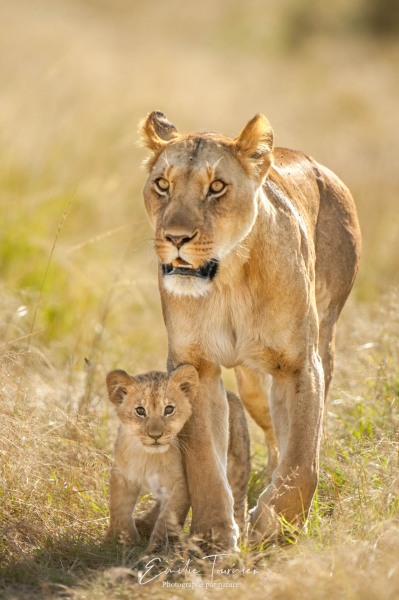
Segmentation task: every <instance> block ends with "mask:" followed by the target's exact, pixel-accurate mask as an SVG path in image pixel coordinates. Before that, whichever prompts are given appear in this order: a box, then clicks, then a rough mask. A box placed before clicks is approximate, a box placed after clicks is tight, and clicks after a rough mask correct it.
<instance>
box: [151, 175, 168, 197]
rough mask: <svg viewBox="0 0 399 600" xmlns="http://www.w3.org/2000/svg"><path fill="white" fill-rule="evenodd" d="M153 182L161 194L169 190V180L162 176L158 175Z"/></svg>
mask: <svg viewBox="0 0 399 600" xmlns="http://www.w3.org/2000/svg"><path fill="white" fill-rule="evenodd" d="M154 183H155V188H156V190H157V192H158V193H159V194H161V195H163V196H164V195H165V193H166V192H167V191H168V190H169V181H168V180H167V179H164V178H163V177H158V179H156V180H155V181H154Z"/></svg>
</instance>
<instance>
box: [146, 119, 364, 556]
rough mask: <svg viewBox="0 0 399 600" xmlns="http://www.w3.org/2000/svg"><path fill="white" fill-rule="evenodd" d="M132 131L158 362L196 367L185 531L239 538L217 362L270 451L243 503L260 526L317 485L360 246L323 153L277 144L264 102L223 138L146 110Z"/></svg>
mask: <svg viewBox="0 0 399 600" xmlns="http://www.w3.org/2000/svg"><path fill="white" fill-rule="evenodd" d="M141 136H142V140H143V142H144V144H145V145H146V146H147V147H148V148H149V149H150V150H151V156H150V157H149V159H148V160H147V167H148V171H149V177H148V180H147V183H146V185H145V189H144V199H145V206H146V209H147V212H148V215H149V218H150V221H151V223H152V226H153V228H154V230H155V250H156V253H157V255H158V259H159V287H160V293H161V301H162V307H163V314H164V319H165V324H166V328H167V332H168V339H169V357H168V369H169V370H172V369H174V368H176V367H177V366H178V365H180V364H182V363H190V364H192V365H194V366H195V367H196V369H197V370H198V373H199V378H200V383H199V389H198V394H197V397H196V399H195V402H194V403H193V414H192V417H191V418H190V420H189V421H188V423H187V424H186V426H185V428H184V434H185V436H186V438H185V439H186V445H185V454H184V459H185V467H186V472H187V478H188V486H189V492H190V497H191V503H192V507H193V519H192V531H193V532H194V533H201V534H202V535H204V536H206V537H209V536H210V537H212V538H213V539H217V540H219V541H223V542H224V543H225V544H227V545H230V546H234V544H235V533H234V527H233V498H232V496H231V493H230V491H229V486H228V484H227V479H226V456H227V439H228V435H227V433H228V432H227V424H226V423H227V422H226V419H225V418H224V415H225V412H226V410H227V401H226V393H225V391H224V388H223V384H222V382H221V378H220V365H224V366H225V367H235V369H236V373H237V381H238V387H239V392H240V396H241V398H242V400H243V402H244V404H245V406H246V407H247V409H248V411H249V412H250V414H251V415H252V416H253V417H254V419H255V420H256V421H257V423H258V424H259V425H260V426H261V427H262V428H263V430H264V432H265V435H266V438H267V440H268V446H269V457H270V459H269V460H271V461H272V462H275V463H276V468H275V469H274V471H273V475H272V479H271V483H270V484H269V486H268V487H267V488H266V490H265V491H264V492H263V493H262V494H261V495H260V497H259V500H258V504H257V506H256V507H255V509H254V510H253V512H252V515H251V520H252V526H253V530H254V532H257V533H258V534H259V535H260V536H261V537H262V538H267V537H269V536H272V535H274V534H275V533H276V531H277V530H278V516H282V517H283V518H284V519H285V520H287V521H289V522H291V523H293V524H298V525H299V524H300V523H301V522H303V520H304V519H306V518H307V515H308V511H309V508H310V505H311V502H312V498H313V495H314V492H315V489H316V485H317V478H318V467H319V447H320V437H321V430H322V419H323V404H324V398H325V396H326V394H327V391H328V387H329V385H330V381H331V376H332V371H333V359H334V337H335V327H336V321H337V318H338V316H339V314H340V312H341V309H342V307H343V305H344V303H345V300H346V298H347V296H348V294H349V292H350V290H351V287H352V284H353V281H354V278H355V275H356V272H357V268H358V262H359V257H360V230H359V225H358V221H357V217H356V209H355V205H354V202H353V199H352V196H351V194H350V192H349V190H348V189H347V188H346V187H345V185H344V184H343V183H342V182H341V181H340V180H339V179H338V177H337V176H336V175H334V173H332V172H331V171H329V170H328V169H327V168H326V167H324V166H322V165H320V164H319V163H317V162H316V161H315V160H313V159H312V158H309V157H308V156H306V155H305V154H302V153H301V152H294V151H292V150H287V149H283V148H275V149H273V131H272V128H271V126H270V124H269V122H268V121H267V119H266V118H265V117H264V116H263V115H260V114H259V115H256V116H255V117H254V118H253V119H252V120H251V121H249V123H248V124H247V125H246V126H245V127H244V129H243V130H242V131H241V133H240V134H239V135H238V136H237V137H236V138H235V139H231V138H228V137H225V136H223V135H220V134H215V133H188V134H180V133H178V131H177V130H176V127H175V126H174V125H172V124H171V123H170V122H169V121H168V120H167V118H166V117H165V115H163V114H162V113H161V112H152V113H151V114H150V115H149V116H148V117H147V118H146V119H145V120H144V121H143V123H142V125H141ZM268 375H271V376H272V384H271V389H270V398H269V402H268V397H267V396H268V389H269V385H268ZM269 411H270V412H269ZM199 440H200V441H201V443H199ZM204 499H208V501H207V502H204Z"/></svg>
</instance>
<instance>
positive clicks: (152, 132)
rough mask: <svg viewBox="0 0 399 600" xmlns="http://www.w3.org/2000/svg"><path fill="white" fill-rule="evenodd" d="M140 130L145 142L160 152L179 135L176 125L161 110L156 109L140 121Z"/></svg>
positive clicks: (154, 150)
mask: <svg viewBox="0 0 399 600" xmlns="http://www.w3.org/2000/svg"><path fill="white" fill-rule="evenodd" d="M139 131H140V134H141V140H142V142H143V144H144V145H145V146H147V148H149V149H150V150H152V151H153V152H159V151H160V150H162V149H163V148H164V147H165V146H166V145H167V143H168V142H170V141H171V140H173V139H174V138H176V137H178V135H179V134H178V133H177V129H176V127H175V126H174V125H172V123H170V122H169V121H168V119H167V118H166V116H165V115H164V114H163V113H162V112H161V111H159V110H154V111H153V112H152V113H150V114H149V115H148V117H147V118H146V119H144V120H143V121H142V122H141V123H140V125H139Z"/></svg>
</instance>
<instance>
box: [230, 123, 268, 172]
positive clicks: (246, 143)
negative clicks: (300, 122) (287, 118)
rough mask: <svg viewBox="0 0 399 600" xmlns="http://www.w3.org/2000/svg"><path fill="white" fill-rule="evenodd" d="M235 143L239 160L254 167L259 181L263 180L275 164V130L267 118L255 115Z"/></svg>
mask: <svg viewBox="0 0 399 600" xmlns="http://www.w3.org/2000/svg"><path fill="white" fill-rule="evenodd" d="M234 143H235V148H236V152H237V154H238V156H239V158H241V159H244V161H245V162H246V164H248V165H249V166H252V167H253V171H254V172H255V173H256V174H257V175H258V177H259V179H263V177H265V176H266V174H267V171H268V170H269V168H270V167H271V165H272V163H273V129H272V128H271V125H270V123H269V121H268V120H267V119H266V117H264V116H263V115H262V114H258V115H255V117H254V118H253V119H251V120H250V121H249V122H248V123H247V124H246V125H245V127H244V129H243V130H242V131H241V133H240V135H238V136H237V137H236V138H235V140H234Z"/></svg>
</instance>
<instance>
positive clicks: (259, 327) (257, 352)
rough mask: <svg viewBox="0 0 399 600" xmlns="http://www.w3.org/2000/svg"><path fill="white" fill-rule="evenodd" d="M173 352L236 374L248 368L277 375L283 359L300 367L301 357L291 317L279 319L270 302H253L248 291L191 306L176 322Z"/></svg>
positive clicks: (212, 297)
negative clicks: (196, 357) (238, 368)
mask: <svg viewBox="0 0 399 600" xmlns="http://www.w3.org/2000/svg"><path fill="white" fill-rule="evenodd" d="M174 322H175V326H174V328H173V329H174V334H173V342H172V343H173V346H174V348H175V350H176V355H177V356H179V358H181V360H183V359H184V360H190V359H191V360H192V356H190V354H191V353H194V354H196V355H198V354H199V355H200V358H203V359H205V360H207V361H209V362H211V363H214V364H220V365H222V366H224V367H226V368H232V367H235V366H237V365H239V364H246V365H248V366H250V367H253V368H262V369H266V371H268V372H270V373H273V371H274V369H275V368H280V365H279V363H281V360H282V357H283V356H284V357H285V358H286V359H287V360H291V361H292V362H294V361H295V356H296V354H297V352H298V344H297V340H296V331H295V329H294V328H293V327H292V325H293V320H292V315H291V316H290V315H289V313H286V312H285V311H283V310H280V312H279V313H278V315H277V316H276V314H275V311H274V308H273V306H268V302H267V300H266V299H264V300H263V301H262V300H261V299H258V301H255V302H254V299H253V297H251V294H250V293H249V290H240V292H238V291H233V292H232V293H229V291H228V290H224V292H222V293H220V291H218V292H217V293H215V294H212V295H210V296H209V297H208V298H205V299H204V300H203V301H201V302H192V303H190V302H187V304H186V310H185V315H184V318H182V314H181V311H180V313H179V317H178V318H177V319H176V321H175V320H174Z"/></svg>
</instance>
